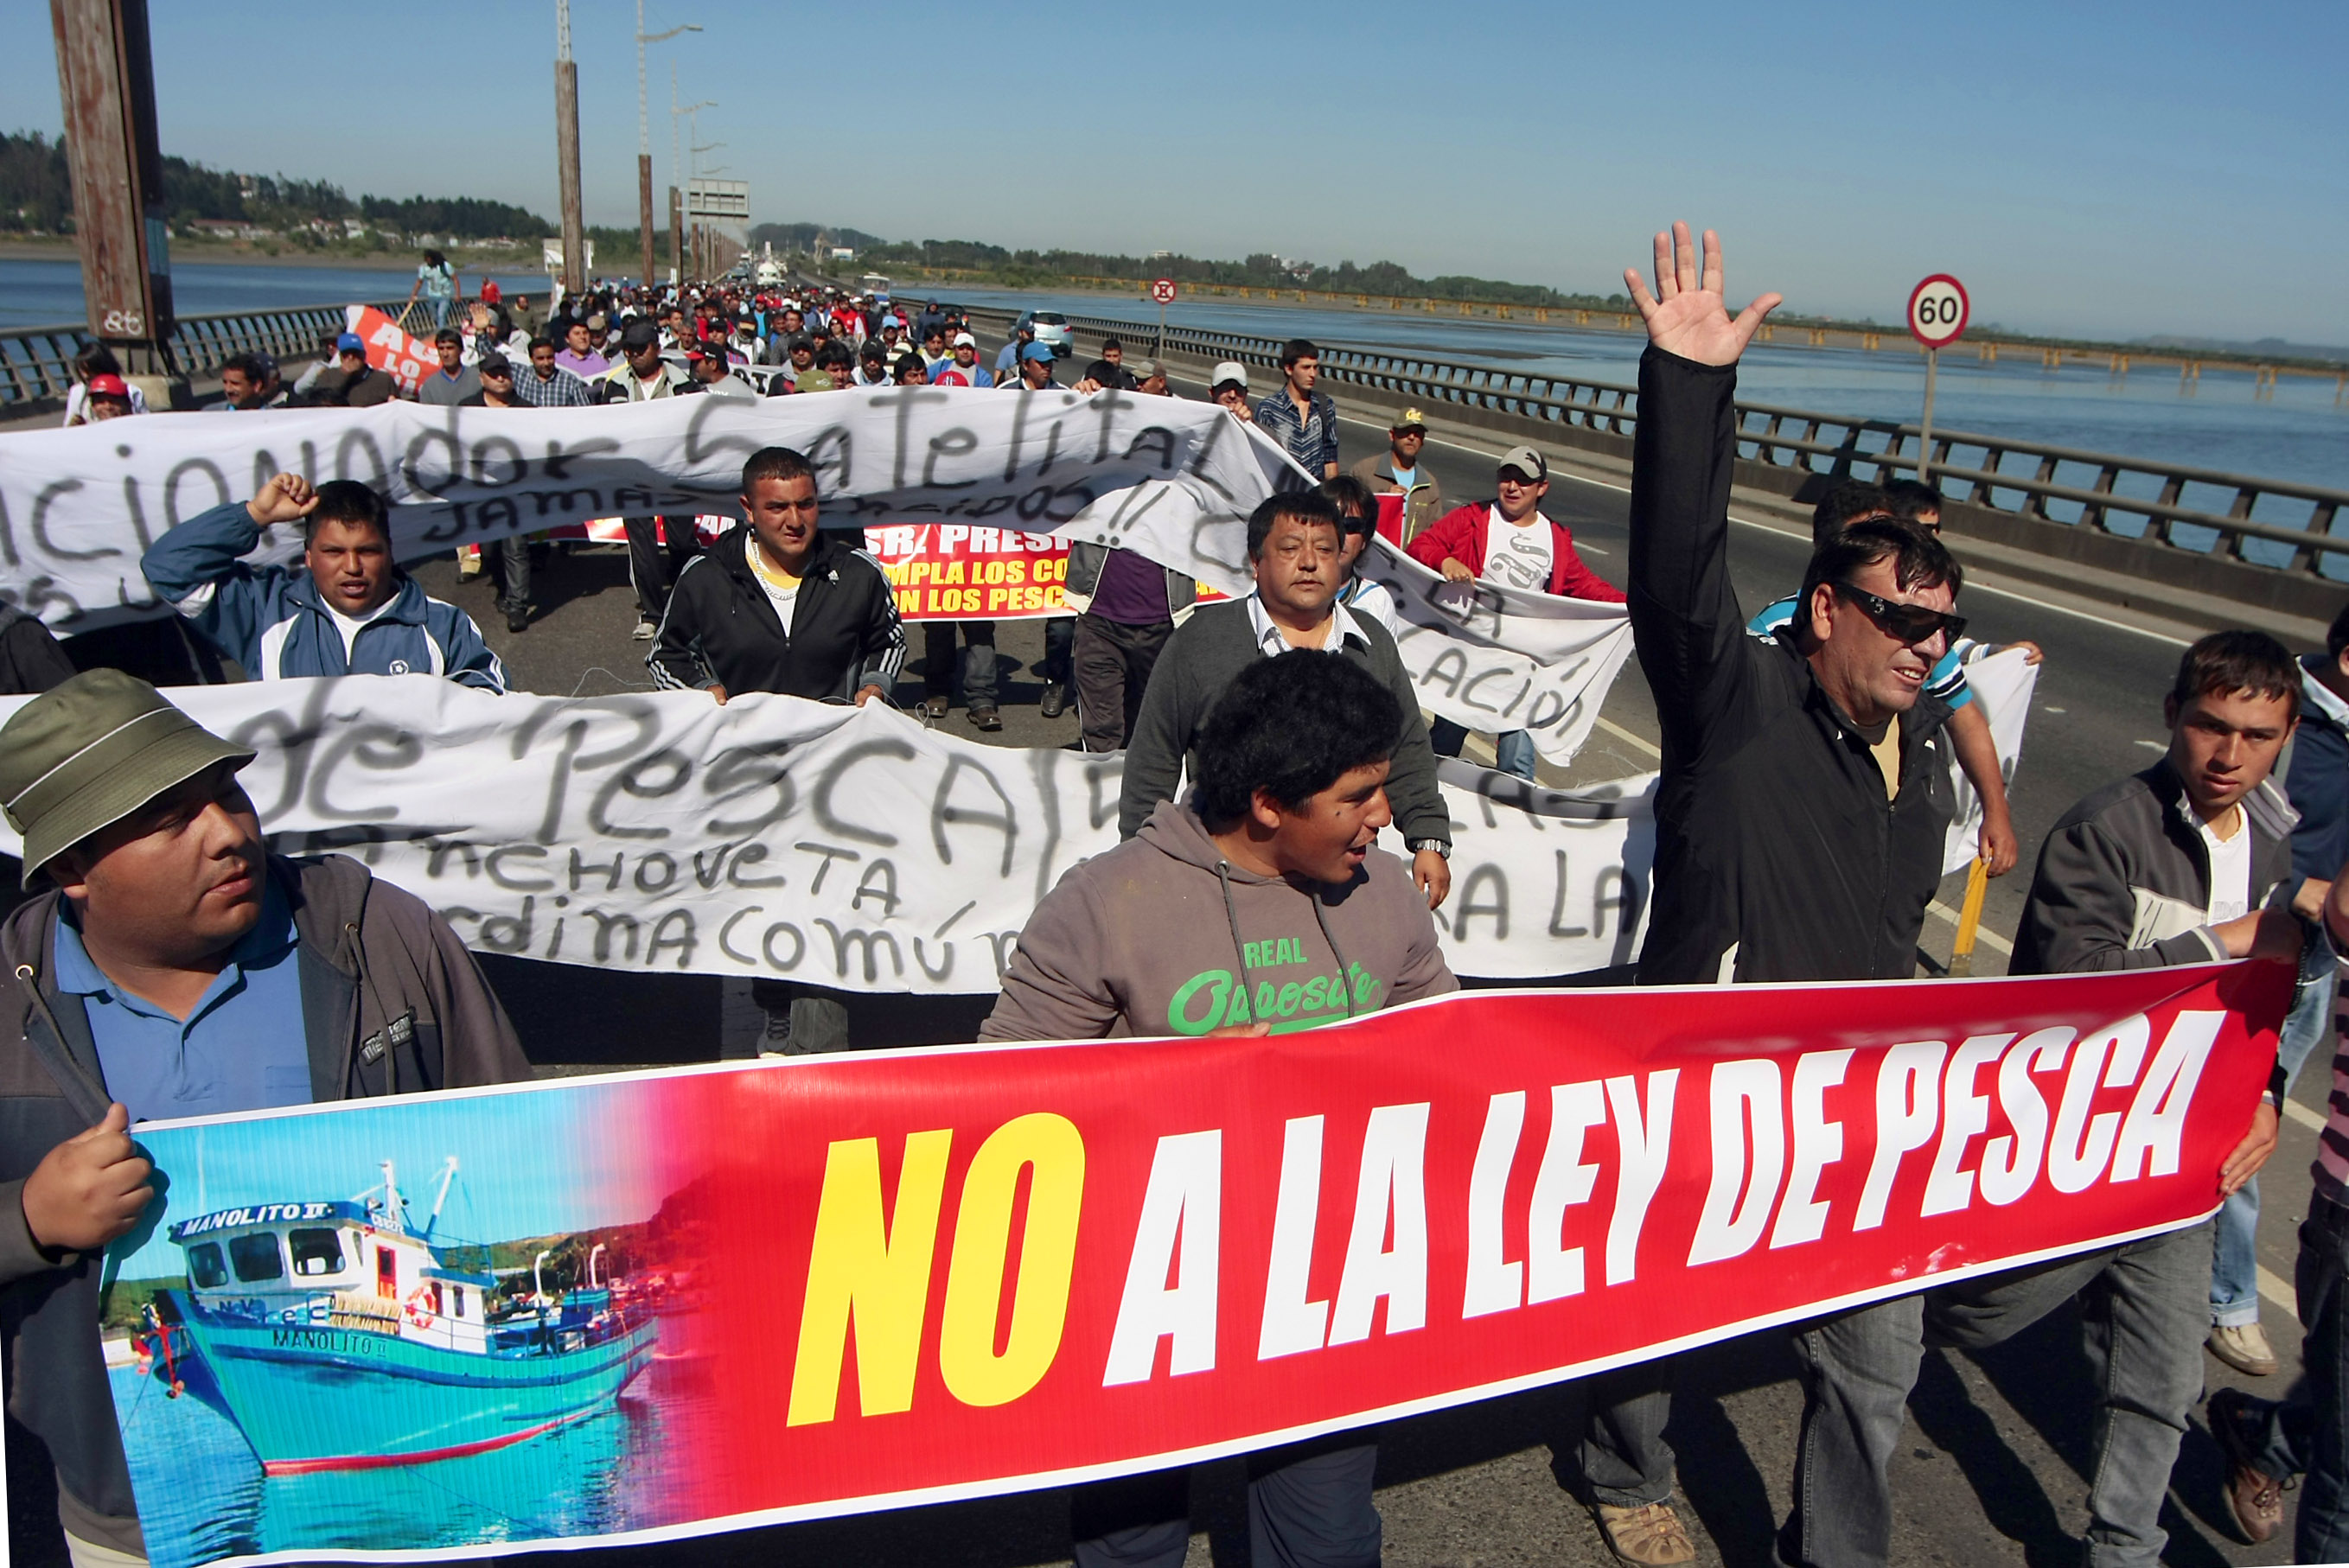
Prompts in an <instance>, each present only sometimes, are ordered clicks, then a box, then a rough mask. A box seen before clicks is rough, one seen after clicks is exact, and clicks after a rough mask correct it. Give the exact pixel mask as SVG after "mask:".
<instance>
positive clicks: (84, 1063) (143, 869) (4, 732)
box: [0, 669, 530, 1568]
mask: <svg viewBox="0 0 2349 1568" xmlns="http://www.w3.org/2000/svg"><path fill="white" fill-rule="evenodd" d="M253 759H254V752H253V751H252V750H251V749H249V748H245V747H242V746H236V745H232V744H231V743H229V742H228V741H225V740H222V739H221V738H219V737H218V736H215V735H212V734H211V733H210V732H208V731H207V730H205V729H204V727H202V725H200V724H198V723H197V722H196V721H195V720H194V719H192V718H191V717H188V715H186V714H185V713H182V712H181V710H180V709H178V708H176V707H172V706H171V703H169V702H168V701H166V700H165V699H164V697H163V696H162V694H161V693H160V692H158V691H157V690H156V689H155V688H154V687H153V686H149V685H148V684H147V683H146V682H144V681H141V680H139V679H137V678H135V677H133V676H127V675H124V674H122V673H121V672H120V671H119V670H109V669H100V670H90V671H88V672H86V673H84V674H81V675H78V676H74V677H73V678H72V679H70V680H67V681H65V682H63V683H62V684H60V685H58V686H54V687H52V688H50V689H49V690H48V691H47V692H44V693H42V694H41V695H40V696H36V697H34V698H33V699H32V700H30V701H29V702H27V703H26V704H25V705H24V707H20V708H18V709H17V710H16V714H15V716H14V717H11V718H10V719H9V720H8V721H7V723H6V724H5V726H0V808H5V814H6V817H7V820H8V825H9V826H10V827H11V828H13V829H15V830H16V832H17V833H19V834H20V835H22V837H23V840H24V860H25V872H24V885H25V887H26V889H27V890H31V889H34V888H36V887H41V888H42V889H43V891H41V892H38V893H36V896H34V897H33V898H32V899H31V900H30V901H28V902H27V903H24V904H21V905H19V906H18V907H17V908H16V911H15V912H14V913H11V914H10V915H9V916H8V918H7V920H6V922H5V923H0V1320H5V1321H8V1322H14V1323H16V1325H17V1327H16V1331H15V1335H16V1337H15V1342H14V1344H13V1345H11V1346H10V1347H9V1348H10V1351H11V1353H12V1355H11V1362H10V1365H11V1366H13V1367H14V1368H15V1376H14V1378H13V1383H14V1387H12V1388H11V1389H10V1398H9V1408H10V1409H11V1411H12V1412H14V1413H15V1414H16V1415H17V1416H19V1417H21V1418H23V1419H24V1421H25V1423H26V1426H28V1427H29V1428H31V1429H32V1430H33V1431H34V1432H35V1433H36V1435H37V1436H38V1437H39V1438H40V1439H41V1440H42V1441H43V1442H44V1443H46V1444H47V1446H48V1450H49V1457H50V1458H51V1460H53V1461H54V1462H55V1463H56V1465H57V1511H58V1513H59V1515H60V1519H61V1522H62V1523H63V1524H64V1526H65V1531H66V1536H67V1546H68V1548H69V1549H70V1551H71V1553H72V1555H73V1557H74V1560H75V1562H76V1563H77V1564H78V1565H82V1568H88V1565H90V1564H97V1563H122V1562H124V1561H126V1560H129V1561H136V1560H139V1559H140V1558H143V1557H144V1555H145V1546H144V1542H143V1541H142V1540H141V1538H140V1532H139V1520H138V1515H137V1510H136V1507H135V1506H134V1504H133V1502H132V1499H131V1494H130V1478H129V1470H128V1469H127V1467H126V1465H125V1463H124V1460H123V1457H122V1445H121V1440H120V1438H119V1434H118V1432H117V1429H116V1427H115V1419H114V1408H113V1402H112V1398H111V1397H110V1396H109V1392H108V1388H107V1377H106V1363H105V1357H104V1354H103V1352H102V1350H101V1348H100V1346H99V1344H98V1284H99V1264H100V1258H101V1255H102V1254H103V1253H104V1251H105V1248H106V1245H107V1243H109V1242H111V1241H112V1240H114V1238H116V1237H117V1236H119V1235H121V1234H123V1233H125V1232H127V1231H129V1230H130V1229H131V1228H132V1227H133V1226H134V1225H135V1224H136V1223H137V1222H138V1221H139V1217H140V1214H141V1213H142V1212H144V1211H145V1209H146V1208H147V1206H148V1204H149V1203H150V1202H151V1201H152V1200H153V1197H154V1185H153V1183H152V1181H150V1167H149V1165H148V1162H147V1161H146V1160H145V1159H144V1158H143V1157H142V1156H141V1155H140V1151H139V1149H138V1147H137V1145H135V1144H134V1143H133V1142H132V1141H131V1140H130V1134H129V1130H130V1127H131V1125H132V1124H133V1123H135V1122H139V1121H147V1120H155V1119H161V1118H165V1117H183V1116H204V1115H215V1114H220V1113H224V1112H231V1111H240V1110H257V1109H267V1108H269V1107H273V1106H284V1105H301V1104H306V1103H309V1102H311V1101H313V1100H331V1099H351V1098H356V1097H359V1096H364V1095H380V1094H398V1093H405V1092H409V1091H414V1090H420V1089H437V1088H465V1087H469V1086H472V1085H478V1084H492V1083H505V1082H512V1081H514V1080H518V1079H523V1078H528V1077H529V1076H530V1064H529V1062H528V1061H527V1060H526V1059H525V1058H524V1057H523V1054H522V1047H521V1046H520V1044H519V1043H518V1042H517V1041H516V1039H515V1037H514V1032H513V1026H512V1024H511V1023H509V1022H508V1021H507V1018H506V1016H505V1012H504V1010H503V1009H502V1007H500V1006H498V1000H497V997H496V996H495V995H492V993H491V991H490V988H489V985H488V983H487V982H486V981H484V980H483V979H482V977H481V971H480V970H479V969H478V968H476V967H475V966H474V964H473V960H472V955H471V954H469V953H467V952H466V951H465V948H464V945H463V944H461V943H460V942H459V941H458V939H457V935H456V934H455V933H454V932H453V931H451V930H450V928H449V926H448V924H447V923H445V922H444V921H442V920H441V919H440V916H438V915H436V914H434V913H432V911H431V910H430V909H429V908H428V907H427V906H426V905H425V904H424V903H422V902H421V901H420V900H419V899H417V898H416V897H415V896H414V895H412V894H410V893H408V892H403V891H401V890H400V889H398V888H395V887H391V886H389V885H388V884H386V883H382V882H377V881H375V879H374V878H373V877H372V876H371V875H370V874H369V873H368V872H367V868H366V867H365V866H363V865H361V864H360V863H359V862H358V861H355V860H352V859H350V858H348V857H347V856H344V855H317V856H311V857H305V858H302V859H293V858H288V857H286V856H283V855H274V854H272V853H270V852H269V848H268V845H267V843H266V842H265V841H264V839H263V838H262V834H261V823H260V820H259V818H258V816H257V815H256V814H255V812H254V807H253V802H252V800H251V799H248V798H247V797H246V795H245V792H244V789H243V786H242V785H240V784H239V783H238V782H237V774H238V772H239V770H240V769H243V767H244V766H245V765H246V764H247V763H249V762H251V761H252V760H253ZM45 883H46V884H47V885H46V886H44V884H45Z"/></svg>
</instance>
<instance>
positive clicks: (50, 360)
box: [0, 300, 400, 409]
mask: <svg viewBox="0 0 2349 1568" xmlns="http://www.w3.org/2000/svg"><path fill="white" fill-rule="evenodd" d="M376 308H377V309H378V310H381V311H383V312H384V313H385V314H387V315H394V316H397V315H398V314H399V310H400V304H399V302H398V301H397V300H394V301H391V302H389V303H378V304H377V306H376ZM347 309H348V306H347V305H341V304H314V305H297V306H295V307H293V308H291V309H286V310H230V311H218V312H215V313H213V314H212V315H187V316H181V318H180V321H179V325H177V326H175V327H174V328H173V329H172V332H171V356H172V358H173V359H174V360H175V361H176V362H177V363H178V364H179V365H180V366H181V368H182V369H183V370H188V371H192V372H195V373H197V374H202V373H203V372H205V371H208V370H211V369H212V368H213V367H215V366H218V365H219V364H220V362H221V361H222V360H223V359H227V358H229V357H230V356H233V355H238V354H268V355H274V356H276V357H277V358H279V359H290V358H297V357H300V356H306V355H310V354H315V353H316V351H317V347H318V340H319V339H320V338H321V337H322V336H325V335H327V334H329V333H336V332H340V331H342V330H343V322H344V321H345V319H346V317H345V315H344V313H345V311H346V310H347ZM89 341H90V336H89V332H88V329H87V328H86V327H83V326H81V325H74V324H68V325H58V326H20V327H16V328H13V329H12V330H10V331H7V332H0V409H6V408H7V407H9V406H11V405H13V404H20V403H30V402H36V401H38V400H40V399H42V398H47V397H64V396H65V395H66V391H67V388H68V387H71V386H72V385H73V358H74V356H75V355H77V354H78V353H80V352H81V350H82V348H83V346H85V345H87V344H88V342H89Z"/></svg>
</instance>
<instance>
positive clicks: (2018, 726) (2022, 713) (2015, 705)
mask: <svg viewBox="0 0 2349 1568" xmlns="http://www.w3.org/2000/svg"><path fill="white" fill-rule="evenodd" d="M1966 684H1967V685H1969V686H1971V687H1973V693H1974V701H1975V703H1976V704H1978V705H1979V706H1980V707H1981V710H1982V717H1984V718H1985V719H1987V720H1989V721H1990V738H1991V743H1992V745H1994V746H1996V747H1997V748H1998V766H1999V771H2000V773H2001V774H2002V775H2003V776H2004V777H2005V779H2006V787H2007V789H2009V790H2010V791H2011V790H2013V788H2014V769H2015V768H2016V766H2017V765H2018V764H2020V763H2021V762H2022V760H2023V726H2024V724H2025V722H2026V721H2027V720H2028V719H2029V718H2030V717H2031V694H2032V693H2033V692H2034V691H2037V690H2038V689H2039V666H2038V665H2033V664H2026V663H2025V662H2024V660H2023V650H2022V649H2020V648H2011V649H2009V650H2007V651H2006V652H2004V653H1999V654H1992V655H1990V656H1989V657H1987V658H1978V659H1975V660H1973V661H1971V663H1969V664H1968V665H1966ZM1950 782H1951V788H1952V789H1953V791H1954V794H1955V799H1956V801H1957V810H1956V811H1955V812H1954V813H1952V815H1951V820H1950V837H1949V841H1948V842H1947V844H1946V845H1945V846H1944V847H1943V850H1942V855H1941V874H1942V875H1943V876H1947V875H1949V874H1950V873H1951V872H1960V871H1963V870H1965V869H1966V867H1968V866H1970V865H1971V864H1972V863H1973V861H1974V857H1975V856H1976V855H1977V854H1979V853H1980V852H1981V850H1982V797H1981V796H1980V795H1977V794H1975V793H1974V787H1973V785H1972V783H1971V781H1970V780H1969V779H1967V778H1966V775H1965V770H1964V769H1961V768H1960V767H1959V766H1958V765H1957V758H1955V757H1952V758H1951V759H1950Z"/></svg>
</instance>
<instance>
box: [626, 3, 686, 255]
mask: <svg viewBox="0 0 2349 1568" xmlns="http://www.w3.org/2000/svg"><path fill="white" fill-rule="evenodd" d="M700 31H701V29H700V28H699V27H698V26H695V25H694V24H693V23H690V22H688V23H687V24H686V25H685V26H681V27H671V28H670V29H669V30H668V31H667V32H666V33H647V32H646V31H645V0H636V226H637V228H638V230H639V231H640V237H641V241H642V243H641V245H640V247H639V248H640V249H641V250H642V251H643V252H644V261H645V286H646V287H647V288H650V287H651V286H652V284H653V133H652V118H651V115H650V113H649V111H648V109H647V106H646V103H645V46H646V45H647V44H657V43H660V42H661V41H662V40H663V39H667V38H674V37H676V36H678V34H679V33H698V32H700ZM669 101H670V102H671V103H672V104H674V103H675V102H676V101H677V67H674V66H671V67H669ZM670 172H671V173H672V174H674V173H675V172H676V170H673V169H672V170H670Z"/></svg>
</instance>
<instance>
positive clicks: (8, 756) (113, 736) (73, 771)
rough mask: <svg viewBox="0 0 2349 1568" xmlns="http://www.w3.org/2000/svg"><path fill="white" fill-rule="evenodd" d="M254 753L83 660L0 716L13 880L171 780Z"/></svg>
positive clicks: (150, 691) (27, 880) (0, 786)
mask: <svg viewBox="0 0 2349 1568" xmlns="http://www.w3.org/2000/svg"><path fill="white" fill-rule="evenodd" d="M253 758H254V754H253V752H252V751H250V750H248V749H246V748H243V747H241V746H232V745H230V744H229V743H228V742H227V741H225V740H222V738H220V737H218V736H216V735H214V734H212V732H211V731H210V730H208V729H206V728H205V727H203V726H202V725H201V724H198V723H197V722H196V721H195V720H194V719H192V718H190V717H188V716H187V715H186V714H185V713H182V712H181V710H180V709H178V708H176V707H172V706H171V704H170V703H169V702H167V701H165V700H164V698H163V695H162V694H161V693H160V692H159V691H157V690H156V689H155V688H154V687H153V686H149V685H148V684H147V683H146V682H145V681H142V680H140V679H139V678H138V677H137V676H127V675H124V674H123V673H122V672H121V671H120V670H108V669H98V670H85V671H83V672H82V673H81V674H80V675H78V676H74V677H73V678H72V679H71V680H67V681H64V682H61V683H60V684H58V685H57V686H52V687H50V688H49V689H48V690H47V691H45V692H43V693H42V694H41V695H40V696H36V697H35V698H33V700H32V701H30V702H28V703H26V705H25V706H24V707H20V708H18V709H17V710H16V715H15V717H12V718H10V719H9V720H8V722H7V723H6V724H5V726H0V809H5V811H6V814H7V818H8V825H9V826H10V827H12V828H14V829H16V831H17V832H19V833H21V834H23V835H24V839H25V874H24V879H23V883H22V885H23V886H25V887H27V888H29V887H31V886H32V885H33V878H34V877H35V876H36V875H37V874H38V873H39V872H40V870H41V868H42V867H44V866H46V865H47V864H48V863H49V862H50V861H53V860H55V859H57V856H58V855H60V854H62V853H64V852H65V851H67V850H69V849H71V848H73V847H74V846H75V845H76V844H78V843H79V842H81V841H83V840H84V839H87V838H88V837H89V836H90V835H91V834H92V833H95V832H97V831H98V830H99V829H101V828H105V827H109V826H111V825H112V824H114V823H116V822H119V821H120V820H122V819H123V818H125V817H128V816H129V815H130V814H131V813H132V812H134V811H136V810H139V809H140V807H142V806H144V805H146V804H147V802H148V801H150V800H152V799H155V797H156V796H158V795H160V794H162V793H163V792H164V791H165V790H167V789H171V788H172V787H173V786H175V785H179V784H184V783H186V782H187V781H188V780H189V779H192V778H194V777H195V776H196V775H197V774H199V773H202V771H204V769H207V768H211V767H213V766H214V765H216V764H218V763H222V762H233V763H234V764H235V765H236V766H237V767H238V768H243V766H244V765H245V764H246V763H248V762H250V761H252V760H253Z"/></svg>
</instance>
